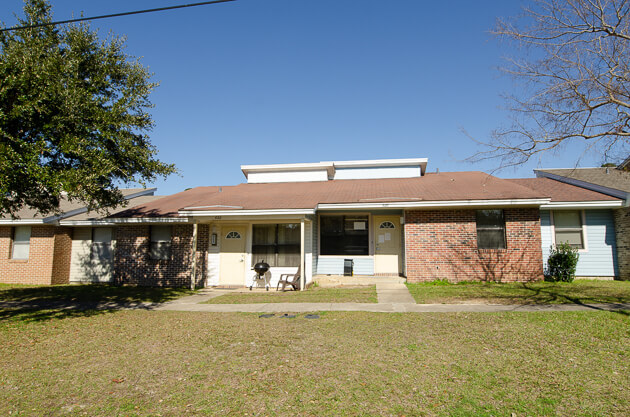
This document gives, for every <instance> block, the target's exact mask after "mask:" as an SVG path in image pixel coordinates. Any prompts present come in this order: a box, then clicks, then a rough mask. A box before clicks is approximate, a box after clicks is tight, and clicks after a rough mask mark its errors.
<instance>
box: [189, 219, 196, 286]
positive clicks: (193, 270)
mask: <svg viewBox="0 0 630 417" xmlns="http://www.w3.org/2000/svg"><path fill="white" fill-rule="evenodd" d="M192 239H193V240H192V267H191V268H190V289H191V290H194V289H195V276H196V275H197V222H195V223H193V235H192Z"/></svg>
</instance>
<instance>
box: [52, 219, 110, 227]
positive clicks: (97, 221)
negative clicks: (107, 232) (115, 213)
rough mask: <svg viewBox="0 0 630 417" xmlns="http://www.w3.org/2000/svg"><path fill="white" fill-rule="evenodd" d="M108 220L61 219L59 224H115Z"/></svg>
mask: <svg viewBox="0 0 630 417" xmlns="http://www.w3.org/2000/svg"><path fill="white" fill-rule="evenodd" d="M115 225H116V223H115V222H112V221H110V220H62V221H60V222H59V226H115Z"/></svg>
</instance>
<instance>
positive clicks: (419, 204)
mask: <svg viewBox="0 0 630 417" xmlns="http://www.w3.org/2000/svg"><path fill="white" fill-rule="evenodd" d="M550 201H551V199H549V198H532V199H519V200H453V201H406V202H392V203H349V204H319V205H318V206H317V209H318V210H350V209H382V208H430V207H435V208H439V207H488V206H490V207H499V206H541V205H543V204H548V203H549V202H550Z"/></svg>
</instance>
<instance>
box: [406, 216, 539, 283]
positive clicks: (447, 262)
mask: <svg viewBox="0 0 630 417" xmlns="http://www.w3.org/2000/svg"><path fill="white" fill-rule="evenodd" d="M504 215H505V223H506V225H505V226H506V237H507V240H506V243H507V249H500V250H491V249H477V228H476V211H475V210H410V211H407V212H406V213H405V250H406V264H407V280H408V281H409V282H423V281H433V280H436V279H447V280H448V281H451V282H457V281H473V280H477V281H502V282H510V281H531V280H539V279H542V278H543V263H542V249H541V240H540V213H539V210H538V209H537V208H523V209H505V210H504Z"/></svg>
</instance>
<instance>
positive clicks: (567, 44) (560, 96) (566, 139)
mask: <svg viewBox="0 0 630 417" xmlns="http://www.w3.org/2000/svg"><path fill="white" fill-rule="evenodd" d="M492 33H493V34H494V35H496V36H497V37H499V38H500V39H502V40H506V41H508V44H509V45H510V46H514V47H516V48H517V49H516V52H517V54H516V56H514V57H510V58H506V59H507V65H506V66H505V67H504V68H502V70H503V71H505V72H506V73H508V74H510V75H511V76H513V77H514V80H515V81H516V83H517V89H518V93H515V94H512V95H510V96H507V97H506V99H507V103H508V110H509V111H510V114H511V117H512V119H511V124H510V125H509V126H507V127H503V128H499V129H497V130H495V131H493V132H492V136H491V139H490V140H489V141H487V142H480V143H481V144H482V145H484V147H483V150H482V151H480V152H478V153H477V154H476V155H474V156H473V157H471V158H470V159H471V160H483V159H495V158H496V159H499V160H500V161H501V166H502V167H506V166H513V165H520V164H523V163H525V162H526V161H528V160H529V159H530V158H532V157H534V156H537V155H539V154H540V153H543V152H548V151H552V150H557V149H560V148H561V147H563V146H580V147H581V149H584V150H586V149H591V150H595V151H596V152H599V153H601V155H602V156H603V158H602V159H612V160H616V161H623V160H624V159H625V158H626V157H627V156H628V154H629V150H630V146H629V145H630V50H629V48H630V0H533V3H532V4H531V6H529V7H525V8H523V13H522V14H521V15H520V16H518V17H517V18H514V19H509V20H503V19H499V20H498V21H497V26H496V28H495V30H494V31H493V32H492ZM578 142H581V143H578Z"/></svg>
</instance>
